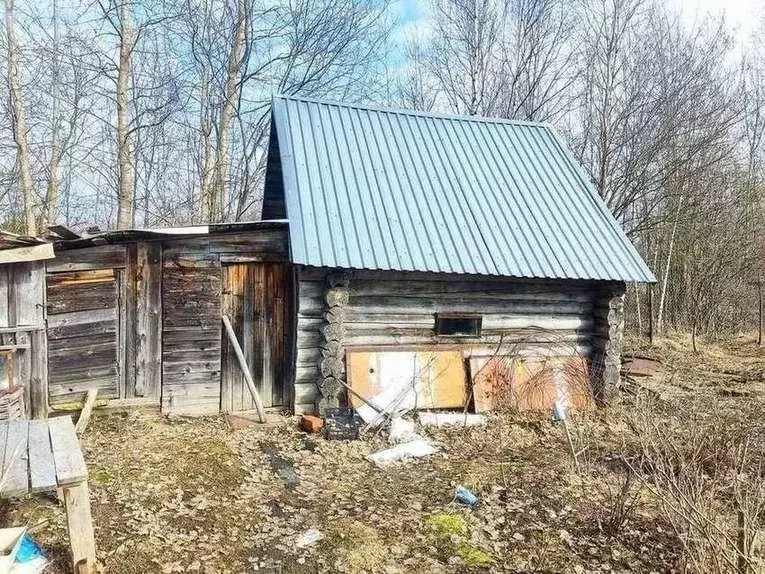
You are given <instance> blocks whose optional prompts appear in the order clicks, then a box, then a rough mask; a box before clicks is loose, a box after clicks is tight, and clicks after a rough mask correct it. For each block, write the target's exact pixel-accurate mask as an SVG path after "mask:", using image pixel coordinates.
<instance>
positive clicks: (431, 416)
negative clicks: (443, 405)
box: [417, 411, 486, 427]
mask: <svg viewBox="0 0 765 574" xmlns="http://www.w3.org/2000/svg"><path fill="white" fill-rule="evenodd" d="M417 417H418V419H419V421H420V424H421V425H423V426H437V427H441V426H465V427H472V426H480V425H485V424H486V417H485V416H484V415H480V414H472V413H444V412H440V413H439V412H425V411H423V412H420V413H418V415H417Z"/></svg>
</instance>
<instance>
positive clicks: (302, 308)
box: [294, 268, 604, 412]
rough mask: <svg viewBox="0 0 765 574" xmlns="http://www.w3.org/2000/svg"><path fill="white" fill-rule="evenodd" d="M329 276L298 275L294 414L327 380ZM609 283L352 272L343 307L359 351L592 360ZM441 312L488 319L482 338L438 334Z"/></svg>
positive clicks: (306, 408) (351, 342)
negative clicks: (433, 349) (448, 350)
mask: <svg viewBox="0 0 765 574" xmlns="http://www.w3.org/2000/svg"><path fill="white" fill-rule="evenodd" d="M328 273H329V271H327V270H322V269H315V268H300V269H299V273H298V289H299V292H298V316H297V357H296V378H295V389H294V394H295V398H294V408H295V411H296V412H313V411H314V410H315V408H316V407H315V403H316V402H317V385H318V384H319V383H320V382H321V381H322V380H323V377H322V373H321V371H320V365H321V361H322V350H321V349H322V341H323V337H322V329H323V328H324V326H325V325H326V320H325V318H324V316H325V313H326V310H327V306H326V302H325V301H324V294H325V291H326V284H327V283H326V281H327V275H328ZM603 289H604V285H603V284H602V283H596V282H584V281H578V282H573V281H571V282H563V281H549V282H539V281H537V282H532V281H516V280H509V279H499V278H497V279H494V278H465V277H464V276H448V275H437V274H427V273H396V272H375V271H354V272H352V273H351V274H350V278H349V287H348V291H349V300H348V304H347V306H346V307H345V313H344V329H345V344H346V345H347V346H353V347H374V348H376V347H388V346H398V347H399V348H406V347H422V346H431V345H451V346H453V345H455V344H459V345H460V346H463V347H465V348H466V349H468V350H469V351H470V352H471V353H475V354H487V353H488V354H491V353H494V352H496V351H497V348H498V346H500V345H501V346H502V349H503V350H505V351H506V352H513V353H519V354H523V355H529V356H533V355H539V354H544V355H546V356H562V357H566V356H570V355H571V354H572V353H577V354H582V355H586V356H588V357H589V356H591V354H592V352H593V350H594V348H595V347H594V345H595V344H596V341H595V336H596V333H595V327H596V325H595V315H594V310H595V306H596V304H597V303H598V302H599V301H601V300H602V297H603V295H602V290H603ZM436 313H470V314H478V315H481V316H482V331H481V337H480V338H476V339H467V340H465V339H462V340H456V339H454V338H448V337H438V336H436V335H435V332H434V323H435V314H436Z"/></svg>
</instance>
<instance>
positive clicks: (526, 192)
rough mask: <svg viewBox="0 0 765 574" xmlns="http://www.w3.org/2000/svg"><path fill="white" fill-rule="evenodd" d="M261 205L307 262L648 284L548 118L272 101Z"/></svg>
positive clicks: (647, 274) (641, 265) (633, 254)
mask: <svg viewBox="0 0 765 574" xmlns="http://www.w3.org/2000/svg"><path fill="white" fill-rule="evenodd" d="M263 210H264V211H263V217H264V218H277V217H285V216H286V217H287V218H288V219H289V226H290V244H291V250H292V260H293V261H294V262H295V263H299V264H304V265H311V266H318V267H340V268H350V269H384V270H401V271H432V272H442V273H470V274H480V275H499V276H510V277H528V278H551V279H552V278H561V279H597V280H617V281H648V282H650V281H655V279H654V276H653V274H652V273H651V271H650V270H649V269H648V267H647V266H646V264H645V262H644V261H643V260H642V258H641V257H640V255H639V254H638V252H637V250H636V249H635V247H634V246H633V245H632V243H631V242H630V241H629V239H628V238H627V236H626V235H625V234H624V232H623V231H622V229H621V228H620V226H619V224H618V223H617V221H616V220H615V219H614V217H613V216H612V215H611V213H610V212H609V210H608V208H607V207H606V205H605V204H604V203H603V201H602V200H601V199H600V197H599V196H598V194H597V193H596V191H595V189H594V188H593V187H592V185H591V184H590V182H589V181H588V179H587V177H586V175H585V174H584V172H583V171H582V169H581V167H580V166H579V165H578V164H577V162H576V160H575V159H574V158H573V156H572V154H571V153H570V151H569V150H568V149H567V148H566V146H565V144H564V143H563V141H562V140H561V138H560V137H558V135H557V134H556V133H555V131H554V130H553V129H552V128H551V127H550V126H549V125H546V124H540V123H529V122H519V121H508V120H500V119H490V118H479V117H454V116H443V115H436V114H425V113H419V112H412V111H394V110H384V109H378V108H372V107H362V106H352V105H345V104H338V103H331V102H321V101H316V100H310V99H303V98H294V97H281V96H280V97H276V98H274V100H273V109H272V129H271V142H270V148H269V159H268V170H267V174H266V191H265V197H264V207H263Z"/></svg>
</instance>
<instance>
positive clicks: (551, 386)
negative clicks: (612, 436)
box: [470, 356, 592, 413]
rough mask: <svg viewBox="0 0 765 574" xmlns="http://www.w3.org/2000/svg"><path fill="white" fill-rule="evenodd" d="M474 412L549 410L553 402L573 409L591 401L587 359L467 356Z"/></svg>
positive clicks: (589, 404) (584, 406)
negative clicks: (468, 358) (468, 357)
mask: <svg viewBox="0 0 765 574" xmlns="http://www.w3.org/2000/svg"><path fill="white" fill-rule="evenodd" d="M470 376H471V380H472V385H473V403H474V407H475V412H477V413H481V412H489V411H497V410H505V409H513V410H519V411H551V410H552V407H553V405H554V404H555V402H559V403H561V404H562V405H563V406H565V407H571V408H574V409H576V410H583V409H586V408H589V407H590V406H591V404H592V392H591V388H590V381H589V373H588V369H587V363H586V360H584V359H582V358H579V357H570V358H544V357H517V356H483V357H482V356H474V357H471V358H470Z"/></svg>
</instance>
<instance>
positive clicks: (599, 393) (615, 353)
mask: <svg viewBox="0 0 765 574" xmlns="http://www.w3.org/2000/svg"><path fill="white" fill-rule="evenodd" d="M626 290H627V286H626V285H625V284H624V283H616V284H614V285H611V286H609V287H608V288H606V289H604V290H603V291H602V292H601V293H600V295H599V296H598V298H597V300H596V303H595V309H594V315H595V345H594V352H593V358H592V383H593V387H594V388H593V390H594V395H595V398H596V400H598V401H599V402H606V401H608V399H609V398H610V397H612V396H613V395H614V394H615V393H616V392H617V391H618V390H619V387H620V386H621V380H620V373H621V367H622V343H623V340H624V294H625V292H626Z"/></svg>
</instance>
